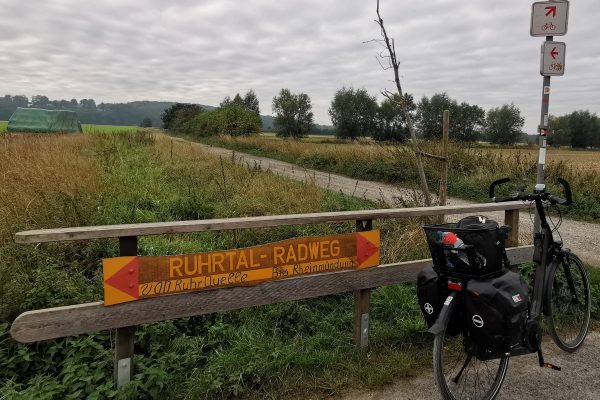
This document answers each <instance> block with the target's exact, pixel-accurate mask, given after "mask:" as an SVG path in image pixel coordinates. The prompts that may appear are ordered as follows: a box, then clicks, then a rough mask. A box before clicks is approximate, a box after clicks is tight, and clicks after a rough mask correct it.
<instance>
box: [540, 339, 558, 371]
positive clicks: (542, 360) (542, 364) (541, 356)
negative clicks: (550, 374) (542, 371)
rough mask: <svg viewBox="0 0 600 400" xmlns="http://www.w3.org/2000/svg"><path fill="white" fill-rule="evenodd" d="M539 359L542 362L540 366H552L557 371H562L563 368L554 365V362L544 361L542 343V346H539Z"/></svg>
mask: <svg viewBox="0 0 600 400" xmlns="http://www.w3.org/2000/svg"><path fill="white" fill-rule="evenodd" d="M538 361H539V362H540V367H542V368H550V369H553V370H555V371H560V370H561V368H560V367H558V366H556V365H554V364H550V363H547V362H544V356H543V355H542V346H541V344H540V346H539V347H538Z"/></svg>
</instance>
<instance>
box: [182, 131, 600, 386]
mask: <svg viewBox="0 0 600 400" xmlns="http://www.w3.org/2000/svg"><path fill="white" fill-rule="evenodd" d="M173 140H175V141H178V142H185V143H189V144H190V145H192V146H198V147H201V148H202V149H204V150H205V151H207V152H209V153H212V154H215V155H218V156H222V157H223V158H225V159H230V160H231V159H234V160H235V162H237V163H239V164H243V165H247V166H249V167H257V168H260V169H262V170H265V171H267V170H268V171H271V172H273V173H275V174H278V175H284V176H288V177H291V178H293V179H297V180H300V181H308V182H311V183H314V184H315V185H317V186H320V187H323V188H327V189H330V190H335V191H339V192H341V193H344V194H346V195H350V196H356V197H360V198H365V199H368V200H374V201H382V202H385V203H387V204H389V205H395V204H398V203H399V202H398V200H399V199H405V200H409V201H410V199H412V198H413V196H414V193H413V191H412V190H409V189H401V188H399V187H397V186H394V185H390V184H385V183H381V182H373V181H362V180H357V179H353V178H348V177H346V176H342V175H336V174H331V173H328V172H322V171H317V170H312V169H306V168H303V167H299V166H297V165H294V164H290V163H287V162H283V161H278V160H273V159H270V158H264V157H257V156H253V155H250V154H246V153H240V152H235V151H233V150H228V149H223V148H220V147H214V146H208V145H205V144H201V143H196V142H189V141H186V140H183V139H179V138H174V139H173ZM448 203H449V204H450V205H460V204H474V203H472V202H469V201H466V200H461V199H455V198H450V199H449V201H448ZM487 216H488V217H490V218H493V219H495V220H497V221H499V222H503V221H504V213H503V212H491V213H488V214H487ZM461 217H462V216H461V215H454V216H451V217H449V219H458V218H461ZM532 229H533V224H532V222H531V217H530V215H529V213H528V212H527V211H523V212H521V213H520V219H519V233H520V235H519V236H520V241H521V243H522V244H525V243H530V242H531V237H532ZM560 233H561V235H562V238H563V240H564V243H565V246H566V247H568V248H570V249H572V250H573V251H574V252H575V253H577V255H579V257H581V258H582V259H583V260H584V261H585V262H587V263H589V264H592V265H596V266H600V224H593V223H588V222H581V221H574V220H568V219H564V220H563V222H562V225H561V227H560ZM598 398H600V394H599V397H598Z"/></svg>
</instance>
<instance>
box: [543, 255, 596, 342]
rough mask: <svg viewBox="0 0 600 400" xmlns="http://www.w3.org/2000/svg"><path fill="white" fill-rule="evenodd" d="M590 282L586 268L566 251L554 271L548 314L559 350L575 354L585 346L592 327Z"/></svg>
mask: <svg viewBox="0 0 600 400" xmlns="http://www.w3.org/2000/svg"><path fill="white" fill-rule="evenodd" d="M591 306H592V304H591V295H590V283H589V279H588V275H587V271H586V270H585V266H584V265H583V263H582V262H581V260H580V259H579V257H577V256H576V255H575V254H573V253H570V252H565V253H563V254H562V255H560V256H559V257H558V258H557V260H556V261H555V262H553V263H552V265H551V268H550V281H549V286H548V288H547V293H546V310H547V312H546V314H547V318H548V325H549V326H548V328H549V330H550V335H551V336H552V339H553V340H554V342H555V343H556V345H557V346H558V347H560V348H561V349H562V350H564V351H568V352H574V351H575V350H577V349H578V348H579V347H581V345H582V344H583V340H584V339H585V336H586V335H587V331H588V328H589V325H590V311H591Z"/></svg>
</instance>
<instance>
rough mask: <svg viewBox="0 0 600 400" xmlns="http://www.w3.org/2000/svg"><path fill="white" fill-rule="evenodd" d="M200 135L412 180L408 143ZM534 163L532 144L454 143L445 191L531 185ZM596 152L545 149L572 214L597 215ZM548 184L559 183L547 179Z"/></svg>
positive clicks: (433, 168)
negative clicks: (505, 182)
mask: <svg viewBox="0 0 600 400" xmlns="http://www.w3.org/2000/svg"><path fill="white" fill-rule="evenodd" d="M201 140H202V141H204V142H206V143H209V144H213V145H216V146H222V147H227V148H230V149H234V150H238V151H243V152H249V153H252V154H254V155H258V156H263V157H272V158H276V159H280V160H283V161H287V162H291V163H295V164H298V165H301V166H303V167H307V168H314V169H319V170H324V171H330V172H334V173H339V174H343V175H346V176H350V177H355V178H357V179H366V180H375V181H382V182H389V183H398V184H400V185H403V186H409V187H411V186H415V185H416V184H417V182H418V177H417V174H416V172H415V155H414V153H412V151H411V149H410V148H409V147H407V146H397V145H390V144H378V143H375V142H371V141H359V142H347V141H340V140H332V139H320V140H319V141H318V142H315V141H314V140H315V139H310V140H308V141H305V140H302V141H297V140H285V139H279V138H275V137H261V136H253V137H238V138H232V137H230V136H221V137H211V138H204V139H201ZM421 146H422V150H423V151H425V152H427V153H430V154H440V153H441V149H440V145H439V143H433V142H423V143H421ZM536 168H537V150H536V149H534V148H493V147H481V146H479V147H475V146H464V145H462V144H459V143H452V144H451V146H450V165H449V178H448V181H449V182H448V191H449V194H450V196H453V197H458V198H463V199H468V200H474V201H489V198H488V197H487V188H488V186H489V184H490V183H491V182H492V181H493V180H495V179H498V178H503V177H505V176H509V177H512V178H513V180H517V181H518V182H522V183H526V184H528V187H529V188H532V187H533V184H534V182H535V176H536ZM425 170H426V175H427V177H428V181H429V186H430V188H431V189H432V191H437V188H438V187H439V174H440V171H439V170H440V167H439V163H438V161H435V160H431V159H426V160H425ZM598 171H600V152H599V151H577V150H565V149H549V151H548V155H547V167H546V175H547V177H548V181H549V182H552V181H553V180H554V179H555V178H556V177H563V178H565V179H567V180H568V181H569V182H570V183H571V185H572V186H573V194H574V196H575V200H576V204H574V205H573V206H572V207H570V208H569V209H567V210H565V212H566V213H568V214H569V215H570V216H571V217H574V218H579V219H584V220H592V221H600V174H598ZM550 188H551V189H552V190H556V189H557V188H556V187H555V186H553V185H552V184H551V185H550Z"/></svg>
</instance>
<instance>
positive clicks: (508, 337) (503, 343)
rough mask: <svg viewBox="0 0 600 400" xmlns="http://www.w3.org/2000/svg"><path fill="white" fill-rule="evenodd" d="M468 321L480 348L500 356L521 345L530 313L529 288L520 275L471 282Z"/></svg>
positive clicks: (468, 298)
mask: <svg viewBox="0 0 600 400" xmlns="http://www.w3.org/2000/svg"><path fill="white" fill-rule="evenodd" d="M464 301H465V320H466V322H467V325H468V327H469V334H470V337H471V338H472V339H473V341H474V342H475V343H477V344H478V345H479V346H480V348H483V349H486V350H489V351H490V352H491V353H494V354H499V353H502V352H508V351H509V350H510V349H511V348H513V347H515V346H517V345H519V344H521V338H522V336H523V330H524V328H525V323H526V322H527V313H528V309H529V296H528V286H527V284H526V283H525V281H523V278H522V277H521V275H519V274H518V273H515V272H512V271H506V272H505V273H503V274H502V275H500V276H497V277H495V278H489V279H470V280H469V281H468V282H467V286H466V290H465V300H464Z"/></svg>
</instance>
